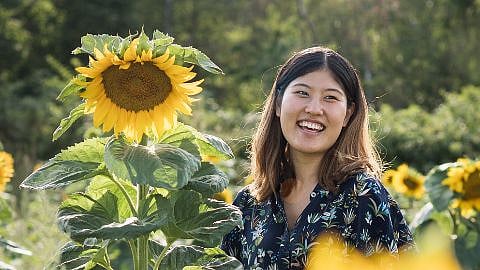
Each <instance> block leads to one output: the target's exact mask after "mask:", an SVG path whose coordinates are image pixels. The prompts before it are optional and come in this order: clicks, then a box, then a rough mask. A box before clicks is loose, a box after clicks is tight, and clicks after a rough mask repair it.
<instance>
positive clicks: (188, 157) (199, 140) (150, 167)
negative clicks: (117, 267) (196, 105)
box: [22, 125, 241, 269]
mask: <svg viewBox="0 0 480 270" xmlns="http://www.w3.org/2000/svg"><path fill="white" fill-rule="evenodd" d="M187 150H188V151H187ZM202 155H209V156H213V157H217V158H225V157H229V156H231V155H232V151H231V149H230V148H229V147H228V145H227V144H226V143H225V142H224V141H223V140H221V139H220V138H218V137H215V136H211V135H206V134H201V133H200V132H198V131H196V130H195V129H193V128H192V127H189V126H186V125H179V126H178V127H177V128H176V129H174V130H170V131H168V132H166V133H165V134H164V136H163V137H162V138H161V139H160V141H159V142H157V143H155V142H150V143H149V144H148V145H136V144H130V143H128V142H127V141H125V139H124V138H123V137H119V138H114V137H111V138H110V139H108V141H107V140H106V139H105V138H92V139H86V140H85V141H83V142H81V143H78V144H76V145H73V146H71V147H69V148H67V149H65V150H63V151H61V152H60V153H59V154H57V155H56V156H55V157H54V158H52V159H51V160H49V161H48V162H47V163H46V164H45V165H44V166H42V167H41V168H40V169H39V170H38V171H36V172H34V173H33V174H31V175H30V176H29V177H27V179H25V181H24V182H23V183H22V186H23V187H28V188H37V189H46V188H58V187H61V186H65V185H69V184H71V183H74V182H77V181H81V180H89V181H90V182H89V185H88V187H87V189H86V190H85V192H79V193H74V194H71V195H70V196H69V197H68V198H67V199H66V200H64V201H63V202H62V204H61V205H60V208H59V210H58V213H57V216H58V223H59V226H60V228H61V229H62V230H63V231H65V232H66V233H68V234H69V236H70V238H71V239H72V240H73V241H74V242H72V243H69V244H67V245H66V246H64V247H63V248H62V249H61V261H60V263H59V266H58V267H66V269H97V268H98V267H102V268H104V269H111V266H110V265H111V263H110V257H109V252H108V247H109V245H111V244H113V243H116V242H117V241H127V242H128V243H129V244H130V246H131V248H132V250H137V249H138V251H135V252H134V253H133V255H135V254H136V255H135V256H136V257H135V256H134V262H135V269H146V268H143V266H142V264H141V262H142V260H146V261H148V262H149V263H150V264H152V265H156V266H158V265H160V264H161V263H162V262H163V259H164V257H165V256H166V254H167V253H166V251H167V250H168V248H169V247H170V245H171V244H172V243H174V242H175V241H177V240H182V239H194V240H196V241H197V242H198V243H202V244H203V245H205V246H207V247H215V246H217V245H219V243H220V241H221V239H222V237H223V235H224V234H226V233H227V232H229V231H230V230H232V228H233V227H235V226H241V214H240V211H239V210H238V209H237V208H235V207H233V206H231V205H227V204H225V203H223V202H220V201H216V200H213V199H210V198H209V196H212V195H213V194H214V193H216V192H218V191H221V190H223V189H224V188H225V187H226V186H227V185H228V180H227V177H226V176H225V174H224V173H223V172H221V171H220V170H218V169H216V168H215V166H213V165H212V164H210V163H207V162H203V163H202V162H201V156H202ZM105 168H107V169H108V170H107V169H105ZM134 185H136V187H135V186H134ZM160 188H161V189H160ZM197 190H198V192H197ZM199 192H200V193H199ZM134 201H136V202H137V203H136V204H134ZM155 231H161V232H162V235H163V236H164V237H165V239H164V240H165V241H166V242H167V244H168V245H167V246H165V247H163V250H162V252H160V254H159V253H158V252H156V250H158V248H159V246H158V245H157V244H156V242H152V241H150V242H149V236H150V234H152V233H153V232H155ZM92 241H93V242H94V243H95V244H94V245H92V244H91V243H92ZM143 245H146V247H147V250H143V251H142V249H141V247H142V246H143ZM149 249H151V250H152V251H153V253H152V254H151V255H148V250H149ZM137 252H138V253H137ZM142 254H143V255H142ZM172 254H173V253H172ZM202 254H203V255H202ZM140 255H141V256H140ZM75 256H76V257H75ZM138 256H139V257H138ZM142 256H143V257H142ZM150 259H151V260H150ZM187 263H188V264H190V263H193V265H200V266H201V265H204V266H208V267H213V269H226V268H225V267H230V266H237V267H238V265H239V262H238V261H236V260H235V259H233V258H230V257H228V256H226V255H225V254H223V253H218V252H217V253H216V254H213V253H212V250H211V249H205V250H204V253H201V254H200V255H199V256H197V257H195V259H194V260H193V261H192V262H187Z"/></svg>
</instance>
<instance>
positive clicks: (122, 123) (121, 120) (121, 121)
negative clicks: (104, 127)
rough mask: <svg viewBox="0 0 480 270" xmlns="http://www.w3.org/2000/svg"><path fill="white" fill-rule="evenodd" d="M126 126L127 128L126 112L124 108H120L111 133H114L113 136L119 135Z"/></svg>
mask: <svg viewBox="0 0 480 270" xmlns="http://www.w3.org/2000/svg"><path fill="white" fill-rule="evenodd" d="M126 126H127V111H126V110H125V109H124V108H121V109H120V113H119V114H118V117H117V122H116V123H115V126H114V127H113V133H115V136H116V135H118V134H120V132H122V131H123V130H124V129H125V127H126Z"/></svg>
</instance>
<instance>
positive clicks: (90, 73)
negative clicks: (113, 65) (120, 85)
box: [75, 67, 100, 78]
mask: <svg viewBox="0 0 480 270" xmlns="http://www.w3.org/2000/svg"><path fill="white" fill-rule="evenodd" d="M75 70H76V71H77V72H78V73H80V74H82V75H83V76H85V77H87V78H95V77H97V76H98V75H99V74H100V73H99V72H98V70H97V69H95V68H88V67H77V68H75Z"/></svg>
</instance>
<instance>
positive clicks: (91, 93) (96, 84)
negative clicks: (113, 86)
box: [80, 77, 105, 99]
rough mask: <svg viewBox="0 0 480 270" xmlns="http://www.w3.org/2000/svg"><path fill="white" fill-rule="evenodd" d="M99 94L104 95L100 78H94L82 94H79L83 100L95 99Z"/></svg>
mask: <svg viewBox="0 0 480 270" xmlns="http://www.w3.org/2000/svg"><path fill="white" fill-rule="evenodd" d="M101 93H105V89H104V88H103V83H102V77H96V78H94V79H93V81H91V82H90V84H89V85H88V86H87V88H86V89H85V91H84V92H82V93H81V94H80V96H81V97H83V98H92V99H96V98H98V97H99V95H100V94H101Z"/></svg>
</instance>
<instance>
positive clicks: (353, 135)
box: [250, 47, 381, 201]
mask: <svg viewBox="0 0 480 270" xmlns="http://www.w3.org/2000/svg"><path fill="white" fill-rule="evenodd" d="M316 70H328V71H330V72H331V74H332V75H333V76H334V78H335V79H336V80H337V81H338V83H339V84H340V85H341V86H342V87H343V90H344V91H345V94H346V96H347V105H348V106H353V113H352V116H351V117H350V119H349V122H348V124H347V126H346V127H344V128H343V129H342V131H341V133H340V136H339V137H338V139H337V141H336V142H335V144H334V145H333V146H332V147H331V148H330V149H329V150H328V151H327V152H326V153H325V156H324V158H323V159H322V162H321V164H320V168H319V169H320V170H319V171H320V172H321V175H319V176H318V181H319V183H320V185H321V186H322V187H323V188H325V189H327V190H329V191H332V192H336V189H337V187H338V185H339V184H341V183H342V182H343V181H345V179H346V178H347V177H348V176H350V175H352V174H354V173H356V172H360V171H366V172H368V173H371V174H372V175H373V176H376V177H379V174H380V172H381V161H380V159H379V156H378V153H377V151H376V150H375V147H374V144H373V143H372V140H371V138H370V135H369V128H368V105H367V101H366V98H365V94H364V91H363V89H362V86H361V83H360V79H359V77H358V74H357V72H356V71H355V69H354V68H353V66H352V65H351V64H350V62H349V61H348V60H347V59H345V58H344V57H343V56H341V55H340V54H338V53H337V52H335V51H333V50H331V49H328V48H324V47H312V48H308V49H305V50H302V51H300V52H297V53H295V54H294V55H293V56H292V57H290V59H288V60H287V62H286V63H285V64H284V65H282V66H281V67H280V68H279V70H278V72H277V76H276V78H275V81H274V83H273V87H272V89H271V91H270V94H269V96H268V98H267V100H266V101H265V104H264V109H263V112H262V116H261V118H260V122H259V124H258V128H257V130H256V133H255V135H254V137H253V141H252V149H251V160H252V161H251V170H252V171H251V173H252V177H253V184H252V185H251V186H250V191H251V193H252V194H253V195H254V196H255V197H256V199H257V200H258V201H264V200H266V199H268V198H269V197H270V196H271V195H272V194H274V193H275V194H277V193H278V192H279V191H280V187H281V189H282V190H281V192H282V195H288V194H289V192H290V190H291V187H292V183H290V184H288V180H290V179H294V178H295V172H294V169H293V165H292V164H289V161H288V160H289V158H288V151H286V149H287V141H286V139H285V137H284V136H283V133H282V129H281V127H280V119H279V117H277V115H276V114H275V108H276V107H277V106H281V102H282V98H283V94H284V93H285V89H286V88H287V86H288V85H289V84H290V82H291V81H293V80H294V79H296V78H298V77H300V76H303V75H306V74H307V73H310V72H313V71H316Z"/></svg>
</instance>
